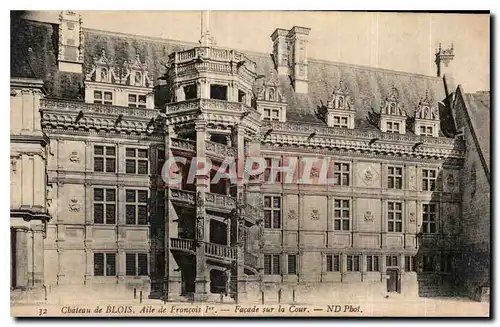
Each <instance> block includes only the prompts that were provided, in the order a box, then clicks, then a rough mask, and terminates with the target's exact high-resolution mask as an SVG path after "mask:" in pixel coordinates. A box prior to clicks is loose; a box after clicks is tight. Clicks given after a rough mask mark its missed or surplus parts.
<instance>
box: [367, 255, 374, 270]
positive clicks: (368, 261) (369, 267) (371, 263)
mask: <svg viewBox="0 0 500 327" xmlns="http://www.w3.org/2000/svg"><path fill="white" fill-rule="evenodd" d="M372 259H373V257H372V256H368V257H366V270H367V271H373V261H372Z"/></svg>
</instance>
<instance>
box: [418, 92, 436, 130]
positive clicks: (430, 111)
mask: <svg viewBox="0 0 500 327" xmlns="http://www.w3.org/2000/svg"><path fill="white" fill-rule="evenodd" d="M439 122H440V120H439V110H438V107H437V104H434V103H433V100H432V98H430V97H429V91H428V90H426V91H425V97H424V98H422V99H421V100H420V102H419V103H418V105H417V107H416V109H415V134H417V135H422V136H432V137H438V136H439Z"/></svg>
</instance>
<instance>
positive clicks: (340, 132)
mask: <svg viewBox="0 0 500 327" xmlns="http://www.w3.org/2000/svg"><path fill="white" fill-rule="evenodd" d="M269 129H272V130H273V133H274V132H289V133H305V134H308V135H310V134H311V133H316V135H317V136H345V137H349V138H360V139H366V140H372V139H375V138H377V139H378V140H380V141H398V142H412V143H416V142H425V143H426V144H435V145H450V146H453V145H462V144H463V142H461V141H460V140H457V139H452V138H446V137H428V136H419V135H412V134H396V133H383V132H380V131H376V130H360V129H346V128H335V127H328V126H324V125H318V124H301V123H298V122H286V123H284V122H266V123H264V124H263V125H262V127H261V131H263V132H264V133H265V132H267V131H268V130H269Z"/></svg>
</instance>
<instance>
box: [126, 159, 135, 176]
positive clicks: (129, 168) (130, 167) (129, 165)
mask: <svg viewBox="0 0 500 327" xmlns="http://www.w3.org/2000/svg"><path fill="white" fill-rule="evenodd" d="M125 172H126V173H127V174H135V160H125Z"/></svg>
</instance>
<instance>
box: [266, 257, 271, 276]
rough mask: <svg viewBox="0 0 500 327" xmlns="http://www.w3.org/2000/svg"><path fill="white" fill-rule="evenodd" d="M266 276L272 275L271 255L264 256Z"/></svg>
mask: <svg viewBox="0 0 500 327" xmlns="http://www.w3.org/2000/svg"><path fill="white" fill-rule="evenodd" d="M264 274H265V275H271V256H270V255H269V254H266V255H264Z"/></svg>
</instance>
